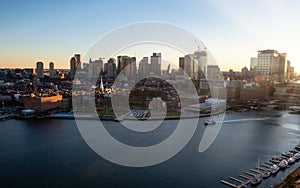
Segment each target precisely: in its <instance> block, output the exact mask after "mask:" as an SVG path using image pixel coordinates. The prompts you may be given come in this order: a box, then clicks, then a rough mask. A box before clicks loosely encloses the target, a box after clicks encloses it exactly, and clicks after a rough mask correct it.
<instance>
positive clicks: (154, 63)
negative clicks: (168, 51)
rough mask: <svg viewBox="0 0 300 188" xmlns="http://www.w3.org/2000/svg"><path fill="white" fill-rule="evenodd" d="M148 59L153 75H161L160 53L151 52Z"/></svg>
mask: <svg viewBox="0 0 300 188" xmlns="http://www.w3.org/2000/svg"><path fill="white" fill-rule="evenodd" d="M150 61H151V64H150V71H151V72H152V73H154V75H158V76H161V53H153V54H152V56H151V59H150Z"/></svg>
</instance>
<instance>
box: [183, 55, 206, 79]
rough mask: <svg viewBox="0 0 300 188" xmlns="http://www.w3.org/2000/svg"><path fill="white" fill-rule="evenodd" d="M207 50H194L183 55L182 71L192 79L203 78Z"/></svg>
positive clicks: (204, 75)
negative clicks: (192, 52)
mask: <svg viewBox="0 0 300 188" xmlns="http://www.w3.org/2000/svg"><path fill="white" fill-rule="evenodd" d="M207 62H208V59H207V52H206V51H196V52H195V53H194V54H188V55H186V56H185V57H184V71H185V72H186V73H187V74H188V76H189V77H190V79H192V80H200V79H205V78H206V77H207Z"/></svg>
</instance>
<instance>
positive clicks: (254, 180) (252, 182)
mask: <svg viewBox="0 0 300 188" xmlns="http://www.w3.org/2000/svg"><path fill="white" fill-rule="evenodd" d="M257 168H258V173H259V157H258V160H257ZM260 183H261V178H260V176H259V174H258V175H256V176H255V177H254V178H253V179H252V180H251V185H252V186H256V185H258V184H260Z"/></svg>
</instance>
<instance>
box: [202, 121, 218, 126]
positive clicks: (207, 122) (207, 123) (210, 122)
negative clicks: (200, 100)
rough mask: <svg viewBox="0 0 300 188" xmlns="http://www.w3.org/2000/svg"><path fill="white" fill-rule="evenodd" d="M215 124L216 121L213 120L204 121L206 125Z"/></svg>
mask: <svg viewBox="0 0 300 188" xmlns="http://www.w3.org/2000/svg"><path fill="white" fill-rule="evenodd" d="M214 124H216V122H215V121H212V120H207V121H205V122H204V125H214Z"/></svg>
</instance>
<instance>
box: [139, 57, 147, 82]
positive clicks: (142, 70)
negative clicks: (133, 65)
mask: <svg viewBox="0 0 300 188" xmlns="http://www.w3.org/2000/svg"><path fill="white" fill-rule="evenodd" d="M149 71H150V64H149V58H148V57H143V59H142V60H141V61H140V63H139V71H138V73H139V76H140V77H147V76H148V74H149Z"/></svg>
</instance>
